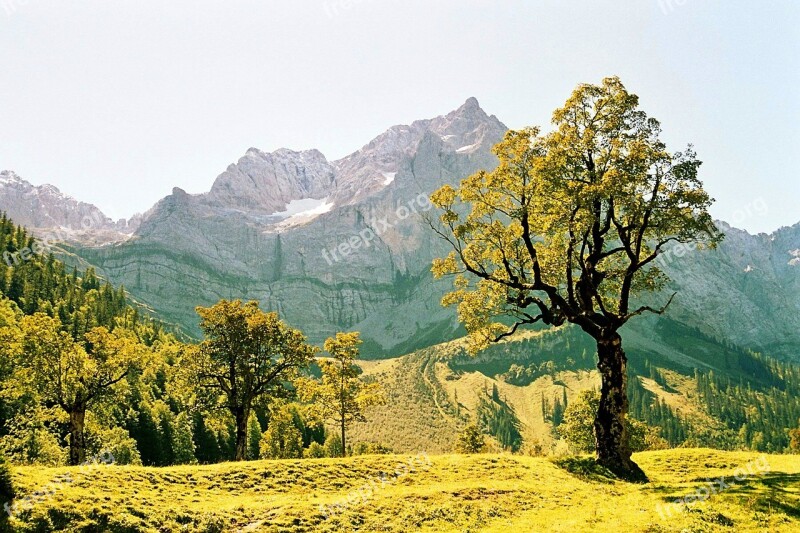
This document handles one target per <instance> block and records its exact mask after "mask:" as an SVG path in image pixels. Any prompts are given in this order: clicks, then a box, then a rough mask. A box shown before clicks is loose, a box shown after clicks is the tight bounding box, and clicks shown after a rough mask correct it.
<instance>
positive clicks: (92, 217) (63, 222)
mask: <svg viewBox="0 0 800 533" xmlns="http://www.w3.org/2000/svg"><path fill="white" fill-rule="evenodd" d="M0 209H1V210H3V211H6V212H7V213H8V215H9V216H10V217H11V218H12V220H14V222H16V223H17V224H20V225H23V226H26V227H28V228H29V229H31V230H34V231H35V232H36V233H37V234H38V235H40V236H41V235H43V234H45V233H48V234H49V233H56V234H57V235H56V238H58V239H59V240H70V241H75V242H83V243H88V242H91V243H95V244H98V243H99V244H104V243H107V242H118V241H120V240H124V239H126V238H127V237H128V236H129V235H130V234H131V233H133V232H134V231H135V230H136V227H137V226H138V223H139V220H140V218H137V217H134V218H132V219H131V220H130V221H127V220H120V221H118V222H114V221H113V220H111V219H110V218H109V217H108V216H106V215H105V214H104V213H103V212H102V211H101V210H100V209H99V208H97V207H96V206H94V205H92V204H88V203H86V202H80V201H78V200H76V199H75V198H72V197H71V196H68V195H66V194H64V193H62V192H61V191H60V190H59V189H58V187H55V186H54V185H50V184H44V185H38V186H35V185H33V184H31V183H30V182H28V181H26V180H24V179H22V178H21V177H19V176H18V175H17V174H16V173H15V172H13V171H10V170H4V171H2V172H0Z"/></svg>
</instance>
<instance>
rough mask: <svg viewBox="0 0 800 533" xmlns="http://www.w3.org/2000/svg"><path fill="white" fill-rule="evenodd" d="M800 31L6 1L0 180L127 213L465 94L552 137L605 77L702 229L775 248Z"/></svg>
mask: <svg viewBox="0 0 800 533" xmlns="http://www.w3.org/2000/svg"><path fill="white" fill-rule="evenodd" d="M798 28H800V2H798V1H796V0H772V1H769V2H754V1H752V0H749V1H744V0H740V1H730V0H729V1H722V0H583V1H566V0H544V1H527V2H522V1H499V2H498V1H489V0H436V1H432V0H425V1H423V0H360V1H359V0H349V1H348V0H291V1H289V0H286V1H282V2H267V1H263V0H262V1H232V0H227V1H224V2H223V1H217V2H210V1H203V0H200V1H198V0H193V1H191V2H189V1H177V0H172V1H168V2H167V1H150V0H136V1H113V0H94V1H81V0H73V1H70V2H63V1H56V0H0V169H13V170H15V171H17V173H19V174H20V175H21V176H22V177H23V178H25V179H27V180H29V181H31V182H33V183H36V184H40V183H45V182H51V183H53V184H55V185H57V186H59V187H60V188H61V189H62V190H63V191H65V192H67V193H69V194H71V195H73V196H75V197H77V198H79V199H82V200H85V201H89V202H93V203H95V204H97V205H98V206H100V207H101V208H102V209H104V210H105V211H106V212H108V213H109V214H110V215H111V216H115V217H122V216H129V215H131V214H132V213H134V212H136V211H144V210H146V209H147V208H149V207H150V206H151V205H152V204H153V203H154V202H155V201H157V200H158V199H159V198H161V197H163V196H165V195H166V194H169V192H170V190H171V189H172V187H173V186H179V187H182V188H184V189H186V190H188V191H189V192H202V191H205V190H208V188H209V187H210V186H211V183H212V182H213V180H214V178H215V177H216V176H217V175H218V174H219V173H220V172H222V171H223V170H224V169H225V167H226V166H227V165H228V164H230V163H231V162H233V161H235V160H237V159H238V158H239V157H240V156H241V155H242V154H243V153H244V152H245V150H246V149H247V148H249V147H250V146H256V147H258V148H261V149H263V150H273V149H276V148H279V147H282V146H285V147H289V148H294V149H303V148H312V147H315V148H319V149H320V150H321V151H322V152H323V153H325V154H326V155H327V156H328V158H329V159H335V158H338V157H341V156H343V155H345V154H347V153H349V152H351V151H353V150H355V149H357V148H359V147H360V146H362V145H363V144H365V143H366V142H368V141H369V140H370V139H371V138H372V137H374V136H375V135H377V134H378V133H380V132H382V131H383V130H384V129H386V128H387V127H389V126H391V125H393V124H398V123H408V122H410V121H412V120H414V119H418V118H426V117H430V116H435V115H438V114H442V113H445V112H447V111H449V110H451V109H454V108H455V107H457V106H459V105H460V104H461V103H462V102H463V101H464V100H465V99H466V98H467V97H469V96H475V97H477V98H478V100H479V101H480V103H481V105H482V107H483V108H484V109H485V110H486V111H487V112H488V113H491V114H495V115H497V116H498V117H499V118H500V119H501V120H502V121H503V122H505V123H506V124H507V125H508V126H510V127H522V126H526V125H533V124H540V125H544V126H548V125H549V118H550V113H551V111H552V110H553V109H554V108H555V107H557V106H558V105H560V104H561V103H563V101H564V100H565V98H566V97H567V96H568V94H569V92H570V91H571V90H572V88H573V87H574V86H575V85H576V84H577V83H578V82H584V81H588V82H597V81H599V80H600V79H601V78H602V77H603V76H606V75H614V74H616V75H619V76H620V77H621V78H622V80H623V82H624V83H625V84H626V85H627V87H628V88H629V89H630V90H631V91H633V92H635V93H637V94H638V95H639V96H640V97H641V103H642V106H643V108H644V109H645V110H646V111H647V112H648V113H650V114H651V115H652V116H655V117H656V118H658V119H659V120H661V122H662V124H663V127H664V130H665V139H666V140H667V142H668V143H669V145H670V147H671V148H673V149H675V150H677V149H680V148H682V147H683V146H684V145H685V144H686V143H687V142H692V143H694V144H695V146H696V149H697V151H698V153H699V156H700V158H701V159H702V160H703V161H705V164H704V166H703V167H702V174H703V178H704V180H705V182H706V185H707V188H708V189H709V190H710V192H711V194H712V195H713V196H715V197H716V199H717V205H716V206H715V208H714V214H715V216H717V217H720V218H723V219H726V220H733V221H734V222H735V223H736V224H737V225H739V226H741V227H745V228H747V229H748V230H750V231H771V230H774V229H775V228H777V227H779V226H781V225H790V224H794V223H796V222H798V221H800V206H799V205H798V204H800V176H798V171H797V164H796V157H797V153H798V152H799V150H798V145H800V133H799V131H800V128H798V123H799V122H800V104H798V101H797V98H796V95H797V91H798V87H800V60H799V59H798V55H799V54H798V52H799V51H800V30H798ZM765 206H766V207H765Z"/></svg>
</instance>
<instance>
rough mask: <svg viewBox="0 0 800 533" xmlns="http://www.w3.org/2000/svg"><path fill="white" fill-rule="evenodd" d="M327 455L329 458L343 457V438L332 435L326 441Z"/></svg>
mask: <svg viewBox="0 0 800 533" xmlns="http://www.w3.org/2000/svg"><path fill="white" fill-rule="evenodd" d="M325 455H327V456H328V457H341V456H342V438H341V437H340V436H339V435H335V434H333V433H332V434H330V435H328V438H327V439H325Z"/></svg>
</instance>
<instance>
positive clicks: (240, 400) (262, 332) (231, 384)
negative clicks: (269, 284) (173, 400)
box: [181, 300, 316, 460]
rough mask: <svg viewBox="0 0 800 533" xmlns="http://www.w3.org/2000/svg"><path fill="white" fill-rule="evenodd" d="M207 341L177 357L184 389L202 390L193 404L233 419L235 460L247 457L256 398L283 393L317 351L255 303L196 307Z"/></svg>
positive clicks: (299, 333) (275, 314)
mask: <svg viewBox="0 0 800 533" xmlns="http://www.w3.org/2000/svg"><path fill="white" fill-rule="evenodd" d="M197 313H198V314H199V315H200V319H201V321H200V327H201V329H202V330H203V332H204V333H205V335H206V339H205V340H204V341H203V342H202V343H201V344H200V345H199V346H196V347H188V348H187V349H186V350H185V354H184V356H183V358H182V360H181V366H182V368H181V370H182V375H183V379H184V380H185V381H186V383H187V385H186V389H187V390H194V391H203V392H204V393H205V395H204V396H195V398H194V399H195V401H198V405H200V406H202V407H205V408H209V409H213V408H215V407H220V406H224V407H225V408H226V409H227V410H228V412H229V414H230V416H231V418H232V419H233V421H234V423H235V428H236V436H235V439H236V440H235V448H234V459H236V460H244V459H245V458H246V456H247V447H248V432H247V424H248V421H249V420H250V415H251V413H252V412H253V408H254V406H255V404H256V402H257V401H261V400H263V399H265V398H270V397H271V398H276V397H284V396H287V395H288V394H289V393H290V391H291V389H290V388H289V387H288V383H289V382H291V381H292V380H293V379H294V378H295V377H296V375H297V373H298V371H299V370H301V369H305V368H307V367H308V365H309V364H310V363H311V362H312V361H313V357H314V353H315V352H316V349H315V348H313V347H311V346H309V345H308V344H307V343H306V339H305V337H304V336H303V334H302V333H301V332H300V331H299V330H296V329H292V328H291V327H289V326H287V325H286V324H285V323H283V322H282V321H280V320H279V318H278V314H277V313H265V312H263V311H262V310H261V309H259V307H258V302H254V301H251V302H247V303H242V302H241V301H240V300H234V301H227V300H221V301H220V302H219V303H217V304H216V305H214V306H212V307H208V308H204V307H198V308H197Z"/></svg>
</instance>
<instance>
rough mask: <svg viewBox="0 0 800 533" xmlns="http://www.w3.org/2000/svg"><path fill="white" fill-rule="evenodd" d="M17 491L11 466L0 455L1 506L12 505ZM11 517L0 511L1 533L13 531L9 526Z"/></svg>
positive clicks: (4, 510) (4, 511)
mask: <svg viewBox="0 0 800 533" xmlns="http://www.w3.org/2000/svg"><path fill="white" fill-rule="evenodd" d="M16 496H17V491H16V489H15V487H14V477H13V474H12V472H11V465H10V464H8V461H6V458H5V457H3V456H2V455H0V505H11V504H12V503H13V500H14V498H16ZM8 521H9V516H8V513H7V512H6V509H5V508H3V509H2V510H0V531H2V532H5V531H12V529H11V528H10V527H9V524H8Z"/></svg>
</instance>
